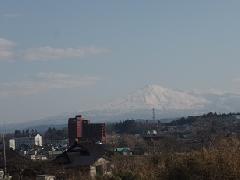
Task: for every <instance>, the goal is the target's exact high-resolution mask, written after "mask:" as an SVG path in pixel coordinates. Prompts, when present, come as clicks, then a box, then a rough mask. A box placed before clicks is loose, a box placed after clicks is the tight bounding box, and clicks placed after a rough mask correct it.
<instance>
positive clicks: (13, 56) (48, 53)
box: [0, 38, 111, 61]
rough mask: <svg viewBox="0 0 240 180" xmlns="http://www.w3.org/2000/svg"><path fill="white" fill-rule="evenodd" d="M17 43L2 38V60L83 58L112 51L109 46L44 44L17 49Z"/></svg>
mask: <svg viewBox="0 0 240 180" xmlns="http://www.w3.org/2000/svg"><path fill="white" fill-rule="evenodd" d="M15 46H16V43H15V42H13V41H10V40H7V39H4V38H0V60H2V61H3V60H4V61H9V60H11V61H16V60H22V61H51V60H66V59H67V60H69V59H81V58H84V57H88V56H95V55H100V54H108V53H109V52H111V50H110V49H107V48H98V47H94V46H92V47H81V48H55V47H51V46H43V47H38V48H27V49H22V50H21V49H20V50H18V51H15V49H14V48H15Z"/></svg>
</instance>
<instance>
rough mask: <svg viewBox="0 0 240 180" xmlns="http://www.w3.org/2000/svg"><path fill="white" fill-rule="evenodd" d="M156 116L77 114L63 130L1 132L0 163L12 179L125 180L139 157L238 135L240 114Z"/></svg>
mask: <svg viewBox="0 0 240 180" xmlns="http://www.w3.org/2000/svg"><path fill="white" fill-rule="evenodd" d="M155 118H156V117H153V119H152V120H123V121H119V122H117V123H107V124H105V123H92V122H91V121H90V120H87V119H85V118H84V117H83V116H82V115H76V116H75V117H70V118H69V119H68V120H66V121H67V123H68V126H67V127H64V128H62V129H56V128H54V127H49V128H48V129H47V131H45V132H44V133H39V132H38V130H37V129H25V130H15V132H14V133H9V134H5V136H4V139H3V140H4V142H6V158H5V159H4V158H3V156H1V159H0V160H1V161H0V165H1V168H2V169H3V171H4V170H5V171H7V172H5V173H8V174H9V175H10V176H11V177H12V178H13V179H38V180H40V179H44V178H49V179H51V178H52V179H64V180H65V179H77V178H76V177H81V179H99V178H100V179H101V178H102V179H103V178H105V179H111V178H112V179H114V178H117V177H119V178H121V179H124V178H123V177H124V174H125V173H129V172H130V171H128V168H130V164H131V165H134V164H132V163H136V162H138V161H139V160H140V161H150V160H151V163H153V162H154V161H153V162H152V160H153V159H152V158H156V157H159V156H161V155H164V156H165V157H168V156H169V153H171V154H172V155H174V154H175V155H176V154H181V156H184V155H186V154H188V153H191V152H198V151H202V150H205V151H207V150H210V149H212V148H216V147H218V146H219V145H220V142H221V141H222V140H226V139H228V141H229V140H230V139H231V140H233V139H235V140H237V139H238V137H239V135H240V114H239V113H229V114H217V113H212V112H210V113H208V114H204V115H201V116H189V117H182V118H178V119H176V120H173V121H171V122H169V123H162V122H161V120H157V119H155ZM1 153H2V155H3V146H2V151H1ZM124 159H125V160H124ZM129 159H132V160H131V161H130V162H129ZM4 161H6V164H5V163H4ZM159 161H160V160H159ZM161 161H163V160H161ZM125 163H127V164H125ZM156 163H158V162H156ZM161 163H166V162H164V161H163V162H161ZM4 166H5V167H4ZM134 166H137V165H136V164H135V165H134ZM124 167H126V169H125V168H124ZM165 168H166V167H165ZM135 170H137V168H136V169H135ZM131 172H132V171H131ZM133 172H134V171H133ZM138 173H139V172H138ZM162 173H164V172H162ZM165 173H166V172H165ZM129 176H130V175H129V174H128V177H129ZM131 176H136V177H138V174H137V173H136V174H135V175H134V174H132V175H131Z"/></svg>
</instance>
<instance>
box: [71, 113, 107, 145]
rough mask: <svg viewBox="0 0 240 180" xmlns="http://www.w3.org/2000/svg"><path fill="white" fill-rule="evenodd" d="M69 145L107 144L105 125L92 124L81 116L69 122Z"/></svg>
mask: <svg viewBox="0 0 240 180" xmlns="http://www.w3.org/2000/svg"><path fill="white" fill-rule="evenodd" d="M68 139H69V145H72V144H74V142H92V143H96V142H101V143H106V127H105V123H90V121H89V120H86V119H84V118H83V117H82V116H81V115H78V116H76V117H75V118H69V120H68Z"/></svg>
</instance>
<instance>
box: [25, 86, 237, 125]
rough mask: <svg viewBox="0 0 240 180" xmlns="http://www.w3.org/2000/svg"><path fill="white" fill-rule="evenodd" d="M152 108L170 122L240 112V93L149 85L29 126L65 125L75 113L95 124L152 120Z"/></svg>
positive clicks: (160, 116)
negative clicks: (178, 119) (182, 117)
mask: <svg viewBox="0 0 240 180" xmlns="http://www.w3.org/2000/svg"><path fill="white" fill-rule="evenodd" d="M152 108H154V109H155V112H156V118H157V119H168V120H169V119H171V118H176V117H181V116H188V115H198V114H203V113H208V112H218V113H219V112H221V113H222V112H225V113H228V112H240V94H233V93H214V92H210V93H199V92H187V91H179V90H173V89H170V88H165V87H162V86H159V85H149V86H146V87H144V88H142V89H140V90H137V91H135V92H133V93H130V94H129V95H127V96H126V97H125V98H119V99H117V100H113V101H112V102H109V103H107V104H103V105H101V106H99V107H98V108H95V109H92V110H89V111H84V112H71V113H65V114H64V115H58V116H55V117H50V118H45V119H42V120H39V121H33V123H30V124H31V125H35V126H37V125H42V124H45V125H54V124H66V123H67V119H68V118H69V117H72V116H75V115H76V114H82V115H83V116H84V117H86V118H88V119H90V120H92V121H93V122H109V121H111V122H113V121H115V122H116V121H119V120H125V119H152ZM27 125H29V122H27V123H26V126H27Z"/></svg>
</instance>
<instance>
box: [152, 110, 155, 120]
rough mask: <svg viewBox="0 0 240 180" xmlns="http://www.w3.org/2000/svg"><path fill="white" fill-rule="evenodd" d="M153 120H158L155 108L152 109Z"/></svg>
mask: <svg viewBox="0 0 240 180" xmlns="http://www.w3.org/2000/svg"><path fill="white" fill-rule="evenodd" d="M152 120H153V121H155V120H156V114H155V108H153V109H152Z"/></svg>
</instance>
